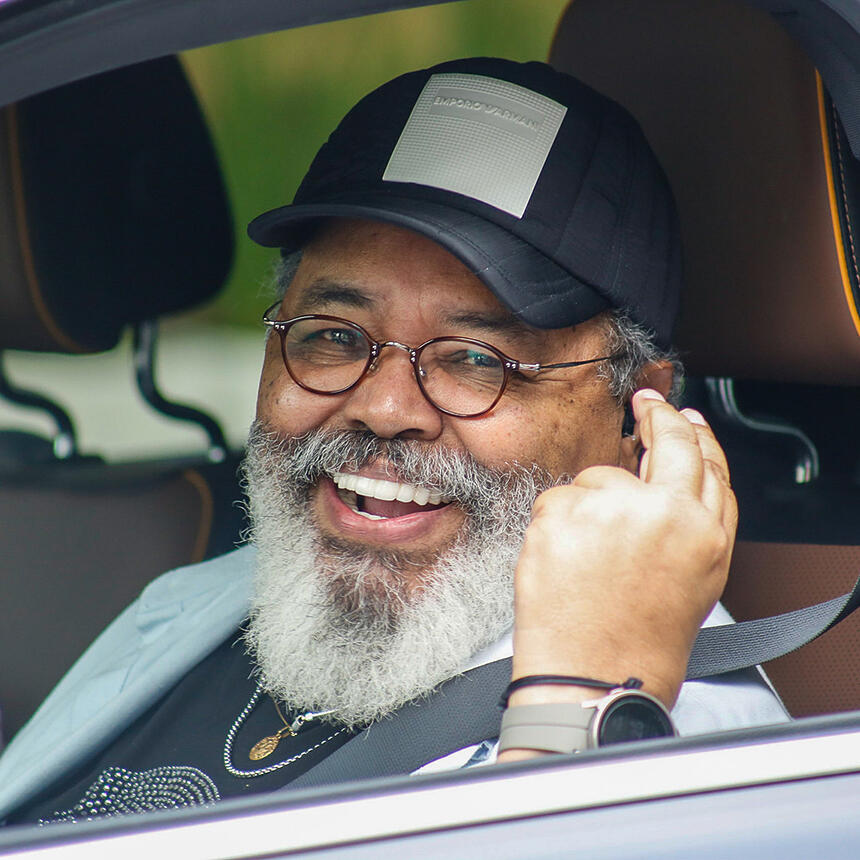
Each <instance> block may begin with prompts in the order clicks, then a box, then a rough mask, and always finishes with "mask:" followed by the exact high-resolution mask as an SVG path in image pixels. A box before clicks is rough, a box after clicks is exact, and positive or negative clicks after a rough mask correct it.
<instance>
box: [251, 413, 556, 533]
mask: <svg viewBox="0 0 860 860" xmlns="http://www.w3.org/2000/svg"><path fill="white" fill-rule="evenodd" d="M248 451H249V452H251V451H254V452H256V453H258V454H261V455H263V454H264V455H265V461H266V464H267V468H268V469H270V470H272V469H274V470H275V473H276V474H275V475H273V476H271V477H275V478H277V480H278V483H279V484H280V486H281V487H282V489H283V491H285V492H289V493H290V494H291V495H292V496H293V497H294V498H295V499H297V500H298V499H301V498H306V497H307V493H308V491H309V490H310V489H311V488H312V487H314V486H315V485H316V484H317V483H318V482H319V480H320V479H321V478H322V477H324V476H329V475H331V474H333V473H334V472H357V471H358V470H360V469H361V468H363V467H364V466H369V465H372V464H376V465H379V464H382V465H384V466H385V467H386V469H387V471H388V472H389V473H390V474H391V477H392V479H395V480H398V481H401V482H403V483H408V484H415V485H417V486H422V487H426V488H427V489H428V490H430V491H431V492H435V493H439V494H441V495H443V496H445V497H446V498H448V499H450V500H451V501H452V502H454V503H456V504H458V505H459V506H461V507H462V508H464V509H465V510H466V512H467V513H470V514H472V515H473V516H477V517H480V516H481V514H482V512H486V511H487V510H489V509H491V508H493V507H495V506H496V505H497V504H500V503H503V502H508V503H510V501H511V500H512V496H513V497H515V496H519V495H522V494H523V493H524V492H525V493H526V494H527V495H528V497H529V498H528V500H526V499H525V498H524V499H523V502H524V503H525V502H526V501H528V503H529V506H530V503H531V501H533V499H534V493H535V490H536V489H537V490H540V489H543V488H546V487H549V486H552V485H553V484H556V483H558V482H559V480H558V479H553V478H552V476H551V475H550V474H549V473H548V472H546V470H544V469H542V468H540V467H539V466H537V465H536V464H520V463H516V462H515V463H505V464H503V465H501V466H486V465H484V464H482V463H479V462H478V461H477V459H476V458H475V457H474V456H473V455H472V454H471V453H469V452H467V451H459V450H454V449H452V448H449V447H446V446H443V445H440V444H438V443H427V442H422V441H420V440H418V439H383V438H381V437H379V436H376V435H375V434H374V433H372V432H371V431H369V430H323V429H321V428H317V429H314V430H310V431H308V432H306V433H303V434H301V435H298V436H284V435H282V434H278V433H277V432H275V431H273V430H271V429H268V428H267V427H266V426H265V425H264V424H263V423H262V422H260V421H255V422H254V423H253V424H252V425H251V431H250V433H249V436H248ZM261 460H262V458H261V457H253V456H249V457H248V458H247V459H246V460H245V463H244V464H243V467H242V469H243V475H244V480H245V482H246V483H247V482H248V481H249V480H250V479H252V477H253V476H252V475H250V474H249V470H250V469H253V468H254V465H253V464H254V463H255V462H261ZM562 480H563V479H562Z"/></svg>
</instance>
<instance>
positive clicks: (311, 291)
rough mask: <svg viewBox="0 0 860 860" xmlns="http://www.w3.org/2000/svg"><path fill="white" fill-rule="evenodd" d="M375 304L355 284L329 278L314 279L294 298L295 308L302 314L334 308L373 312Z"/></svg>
mask: <svg viewBox="0 0 860 860" xmlns="http://www.w3.org/2000/svg"><path fill="white" fill-rule="evenodd" d="M377 304H378V303H377V301H376V300H375V299H374V298H373V297H372V296H370V295H369V294H368V293H366V292H364V290H362V289H361V288H360V287H357V286H356V285H355V284H349V283H346V282H343V281H335V280H332V279H331V278H316V279H315V280H314V281H312V282H311V283H310V284H309V285H308V286H307V287H304V288H303V289H302V290H300V291H299V293H298V295H297V296H296V307H297V309H298V310H299V311H300V312H302V313H314V312H319V311H326V310H332V309H334V308H336V307H347V308H353V309H357V310H373V309H374V308H375V307H377Z"/></svg>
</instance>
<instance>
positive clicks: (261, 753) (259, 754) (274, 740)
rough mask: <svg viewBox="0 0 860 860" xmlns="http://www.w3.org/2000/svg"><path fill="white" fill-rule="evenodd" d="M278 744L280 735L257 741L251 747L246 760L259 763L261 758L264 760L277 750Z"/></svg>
mask: <svg viewBox="0 0 860 860" xmlns="http://www.w3.org/2000/svg"><path fill="white" fill-rule="evenodd" d="M280 742H281V737H280V734H277V735H269V736H268V737H265V738H263V739H262V740H259V741H257V743H255V744H254V746H252V747H251V752H249V753H248V758H249V759H251V761H259V760H260V759H261V758H266V756H270V755H271V754H272V753H273V752H274V751H275V750H276V749H277V748H278V744H279V743H280Z"/></svg>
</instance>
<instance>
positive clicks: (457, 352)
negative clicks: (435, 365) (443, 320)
mask: <svg viewBox="0 0 860 860" xmlns="http://www.w3.org/2000/svg"><path fill="white" fill-rule="evenodd" d="M441 357H442V359H443V360H444V361H445V362H446V363H447V364H449V365H451V366H454V365H459V366H460V367H469V368H474V369H475V370H498V369H500V368H501V366H502V362H501V361H500V360H499V358H498V356H496V355H493V353H491V352H487V351H486V350H483V349H472V348H460V349H454V350H451V351H449V352H447V354H444V355H443V356H441Z"/></svg>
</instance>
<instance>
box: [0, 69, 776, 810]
mask: <svg viewBox="0 0 860 860" xmlns="http://www.w3.org/2000/svg"><path fill="white" fill-rule="evenodd" d="M249 232H250V234H251V236H252V238H254V239H255V240H257V241H258V242H261V243H262V244H265V245H269V246H272V247H276V248H281V249H282V254H283V260H282V263H281V266H280V268H279V275H278V284H279V289H280V296H279V299H278V301H277V302H276V303H275V304H273V305H272V307H271V308H270V309H269V311H268V312H267V315H266V318H265V321H266V323H267V325H268V326H269V328H270V334H269V337H268V340H267V344H266V355H265V361H264V365H263V371H262V377H261V381H260V389H259V399H258V407H257V420H256V422H255V424H254V426H253V428H252V432H251V436H250V440H249V447H248V457H247V462H246V466H245V478H246V484H247V491H248V496H249V501H250V510H251V514H252V521H253V542H252V545H250V546H248V547H246V548H243V549H240V550H238V551H236V552H235V553H232V554H230V555H229V556H226V557H224V558H221V559H217V560H215V561H213V562H209V563H207V564H204V565H199V566H197V567H194V568H189V569H184V570H180V571H175V572H173V573H171V574H168V575H166V576H165V577H163V578H161V579H160V580H158V581H156V582H155V583H154V584H153V585H152V586H150V587H149V588H148V589H147V590H146V591H145V592H144V594H143V595H142V596H141V598H140V600H139V601H138V602H137V603H136V604H134V605H133V606H132V607H131V608H130V609H129V610H128V611H127V612H126V613H124V614H123V615H122V616H121V617H120V618H119V619H117V621H116V622H115V623H114V624H113V625H112V626H111V627H110V628H108V630H107V631H106V632H105V633H104V634H103V635H102V637H100V639H99V640H97V642H96V643H95V644H94V646H93V647H92V648H91V649H90V651H89V652H88V653H87V654H86V655H85V656H84V658H82V660H81V661H79V663H78V664H77V665H76V666H75V667H74V668H73V669H72V671H71V672H70V673H69V675H68V676H67V677H66V678H65V679H64V680H63V682H62V683H61V684H60V686H59V687H58V688H57V690H56V691H55V692H54V693H53V694H52V696H51V698H50V699H49V700H48V701H47V702H46V704H45V705H44V706H43V708H42V709H41V710H40V712H39V713H38V714H37V716H36V717H35V718H34V720H33V721H32V722H31V724H30V725H29V726H28V727H26V728H25V729H24V730H23V731H22V732H21V733H20V735H19V736H18V738H16V740H15V742H14V743H13V744H12V745H11V747H10V749H9V750H8V752H7V753H6V755H5V756H4V757H3V759H2V760H0V786H2V788H0V815H3V814H6V815H8V820H9V821H37V820H39V821H54V820H76V819H82V818H90V817H96V816H99V815H106V814H115V813H119V812H125V811H134V810H145V809H157V808H165V807H171V806H180V805H186V804H190V803H200V802H207V801H211V800H216V799H218V798H221V797H227V796H231V795H239V794H243V793H250V792H259V791H269V790H274V789H277V788H280V787H282V786H288V785H292V784H295V785H305V784H314V780H317V781H318V782H326V781H332V780H337V779H345V778H350V777H356V776H362V775H372V774H378V773H388V772H394V773H396V772H411V771H414V770H418V769H421V770H424V769H433V768H439V767H458V766H463V765H466V764H474V763H478V762H481V761H492V760H494V759H495V757H496V756H497V755H499V756H500V757H502V758H504V759H514V758H519V757H524V756H530V755H539V754H542V753H545V752H573V751H576V750H579V749H584V748H586V747H587V746H590V745H593V744H595V743H600V742H602V741H610V740H615V741H618V740H630V739H634V738H637V737H651V736H663V735H666V734H671V733H673V732H674V731H675V730H676V728H677V731H679V732H680V733H685V734H688V733H694V732H701V731H708V730H715V729H719V728H729V727H737V726H741V725H750V724H756V723H765V722H772V721H777V720H781V719H784V718H785V717H784V712H783V711H782V709H781V707H780V705H779V703H778V701H777V700H776V699H775V697H773V695H772V694H771V693H770V691H769V689H768V688H767V686H766V685H765V684H764V683H763V682H762V680H761V679H760V677H759V676H757V675H756V674H755V673H743V674H741V675H735V676H732V677H730V678H723V679H716V680H713V681H709V682H692V683H686V684H685V683H683V681H684V673H685V667H686V664H687V659H688V656H689V653H690V649H691V647H692V644H693V641H694V639H695V636H696V633H697V631H698V629H699V627H700V625H701V624H702V623H703V621H705V619H706V618H707V617H708V616H709V615H710V617H711V619H712V620H717V621H719V620H721V619H725V618H726V616H725V613H724V612H723V611H722V610H721V609H720V607H719V606H717V608H716V609H714V604H715V603H716V601H717V599H718V597H719V594H720V592H721V590H722V587H723V585H724V582H725V577H726V574H727V571H728V565H729V559H730V555H731V548H732V543H733V539H734V531H735V524H736V508H735V503H734V497H733V496H732V493H731V490H730V488H729V478H728V472H727V469H726V463H725V459H724V458H723V455H722V452H721V450H720V448H719V446H718V444H717V443H716V441H715V439H714V437H713V435H712V434H711V432H710V430H709V428H708V427H707V425H706V423H705V421H704V419H703V418H702V417H701V415H699V414H698V413H696V412H694V411H691V410H684V411H682V412H678V411H676V410H675V408H674V407H673V406H671V405H669V403H667V402H666V398H667V396H669V395H670V393H671V391H672V390H673V387H674V386H675V385H676V383H677V381H678V380H677V379H675V378H674V375H675V365H674V363H673V360H672V354H671V352H670V351H669V338H670V332H671V327H672V323H673V320H674V316H675V311H676V308H677V303H678V292H679V285H680V271H679V258H680V254H679V247H678V233H677V225H676V219H675V213H674V208H673V203H672V198H671V194H670V192H669V190H668V188H667V186H666V182H665V179H664V177H663V175H662V173H661V171H660V169H659V167H658V165H657V164H656V162H655V160H654V158H653V156H652V154H651V153H650V151H649V149H648V147H647V144H646V143H645V141H644V139H643V137H642V135H641V132H640V131H639V129H638V127H637V126H636V124H635V123H634V122H633V120H632V119H631V118H630V117H629V116H627V115H626V114H625V113H624V112H623V111H622V110H621V109H620V108H619V107H618V106H617V105H615V104H613V103H611V102H609V101H607V100H606V99H603V98H602V97H600V96H599V95H597V94H596V93H594V92H592V91H591V90H589V89H588V88H587V87H585V86H583V85H582V84H580V83H578V82H577V81H574V80H573V79H571V78H569V77H566V76H564V75H560V74H558V73H556V72H554V71H553V70H552V69H550V68H549V67H547V66H545V65H542V64H537V63H534V64H526V65H518V64H515V63H510V62H506V61H501V60H488V59H481V60H463V61H456V62H454V63H449V64H444V65H442V66H438V67H436V68H434V69H430V70H424V71H420V72H415V73H412V74H409V75H405V76H403V77H401V78H398V79H396V80H395V81H392V82H390V83H389V84H386V85H385V86H383V87H381V88H380V89H379V90H377V91H376V92H374V93H371V94H370V95H369V96H368V97H367V98H365V99H364V100H363V101H362V102H360V103H359V105H358V106H356V108H354V109H353V111H351V112H350V113H349V114H348V115H347V117H346V118H345V119H344V120H343V122H342V123H341V124H340V126H339V127H338V129H337V130H336V131H335V132H334V134H333V135H332V137H331V138H330V140H329V141H328V143H327V144H326V145H325V146H324V147H323V148H322V149H321V150H320V152H319V154H318V156H317V158H316V159H315V161H314V163H313V165H312V166H311V168H310V170H309V172H308V175H307V176H306V178H305V180H304V182H303V184H302V186H301V188H300V189H299V191H298V193H297V195H296V198H295V201H294V203H293V204H292V205H291V206H285V207H282V208H279V209H276V210H273V211H272V212H268V213H266V214H264V215H262V216H260V217H259V218H258V219H256V220H255V221H254V222H253V223H252V224H251V226H250V228H249ZM636 389H640V390H638V391H636ZM634 392H636V393H635V394H634ZM712 610H713V611H712ZM511 657H512V661H510V658H511ZM464 672H465V673H466V675H465V679H466V682H465V683H459V682H458V680H457V677H458V676H460V675H461V674H462V673H464ZM450 679H453V680H450ZM625 679H626V680H625ZM509 681H513V683H511V684H510V686H509V687H508V689H507V691H506V693H505V699H506V702H507V708H506V710H505V713H504V718H503V719H502V713H501V710H500V709H499V708H498V706H497V702H498V697H499V693H500V692H501V691H502V690H503V689H504V688H505V685H506V684H508V682H509ZM440 685H443V688H444V694H443V695H436V694H435V693H436V691H437V690H438V688H439V687H440ZM607 689H608V690H609V694H608V695H609V698H610V699H611V700H612V702H613V703H614V705H613V707H614V710H613V713H614V714H615V715H616V716H615V717H614V718H613V722H612V724H611V725H610V724H609V721H608V718H606V720H605V721H604V718H603V717H598V716H597V715H596V711H595V709H594V707H593V705H592V704H589V702H590V701H592V700H594V699H595V698H600V697H601V696H602V695H604V693H605V692H606V690H607ZM415 702H417V703H418V704H415ZM440 702H441V706H442V707H444V706H445V704H446V703H448V705H449V706H450V707H453V709H454V711H453V714H454V718H453V719H452V717H451V715H450V714H449V715H448V716H447V717H446V718H445V719H438V720H437V721H436V722H435V723H434V722H433V721H432V720H431V721H430V722H429V723H428V722H426V721H425V722H421V720H426V719H427V715H428V714H432V713H433V712H434V710H433V709H434V708H437V707H438V706H440ZM487 703H489V704H487ZM670 711H671V718H670V715H669V712H670ZM624 714H627V716H623V715H624ZM500 719H501V726H500V725H499V723H500ZM673 720H674V724H675V725H674V726H673ZM416 721H418V722H416ZM368 727H369V728H368ZM416 727H419V728H420V730H419V728H416ZM356 737H361V739H362V740H361V742H359V741H357V740H356V741H355V742H353V740H352V739H353V738H356ZM499 737H500V741H499V742H497V738H499ZM404 738H405V739H406V740H405V741H404ZM428 738H429V740H427V739H428ZM374 744H375V746H374ZM37 747H38V749H39V750H40V753H39V755H38V756H36V755H35V754H34V750H36V748H37ZM43 750H49V753H48V754H47V755H45V754H42V752H41V751H43ZM499 750H501V752H499ZM383 760H384V763H383V764H380V762H383ZM25 763H26V765H27V766H26V767H24V766H23V765H24V764H25ZM315 774H316V776H315ZM319 774H327V776H325V777H320V776H319ZM309 780H310V781H309ZM10 810H14V811H13V812H11V814H10V813H9V811H10Z"/></svg>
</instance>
